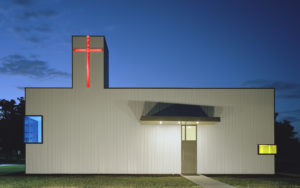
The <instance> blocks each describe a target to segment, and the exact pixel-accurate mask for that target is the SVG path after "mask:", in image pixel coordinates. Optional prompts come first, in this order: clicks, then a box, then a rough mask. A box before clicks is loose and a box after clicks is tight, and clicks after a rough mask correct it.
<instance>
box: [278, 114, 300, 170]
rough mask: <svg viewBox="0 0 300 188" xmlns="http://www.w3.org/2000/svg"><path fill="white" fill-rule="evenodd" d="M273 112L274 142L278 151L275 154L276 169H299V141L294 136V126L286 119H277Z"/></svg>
mask: <svg viewBox="0 0 300 188" xmlns="http://www.w3.org/2000/svg"><path fill="white" fill-rule="evenodd" d="M277 117H278V113H276V114H275V144H276V145H277V148H278V151H277V155H276V158H275V160H276V170H277V171H280V172H282V171H287V172H299V171H300V161H299V159H300V143H299V140H298V138H297V137H296V134H297V133H296V132H295V131H294V127H293V126H292V125H291V123H290V122H289V121H288V120H283V121H281V122H280V121H278V120H276V118H277Z"/></svg>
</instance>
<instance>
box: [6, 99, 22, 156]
mask: <svg viewBox="0 0 300 188" xmlns="http://www.w3.org/2000/svg"><path fill="white" fill-rule="evenodd" d="M18 101H19V103H18V104H16V101H15V100H13V99H12V100H10V101H8V100H5V99H2V100H0V147H1V153H4V154H5V155H6V158H11V155H12V152H14V151H16V150H21V151H23V153H24V148H25V145H24V141H23V138H24V131H23V130H24V128H23V127H24V125H23V124H24V123H23V122H24V115H25V100H24V98H23V97H20V98H18Z"/></svg>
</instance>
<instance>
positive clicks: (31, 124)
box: [24, 116, 43, 144]
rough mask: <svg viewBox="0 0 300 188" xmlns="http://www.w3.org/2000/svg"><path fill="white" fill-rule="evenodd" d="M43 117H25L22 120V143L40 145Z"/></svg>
mask: <svg viewBox="0 0 300 188" xmlns="http://www.w3.org/2000/svg"><path fill="white" fill-rule="evenodd" d="M42 124H43V117H42V116H25V118H24V142H25V143H34V144H41V143H43V139H42V132H43V130H42V128H43V125H42Z"/></svg>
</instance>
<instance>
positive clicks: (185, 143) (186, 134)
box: [181, 124, 197, 174]
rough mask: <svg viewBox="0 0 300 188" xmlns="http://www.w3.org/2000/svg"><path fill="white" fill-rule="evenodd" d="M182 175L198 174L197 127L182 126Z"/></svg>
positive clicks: (194, 125) (192, 125) (193, 125)
mask: <svg viewBox="0 0 300 188" xmlns="http://www.w3.org/2000/svg"><path fill="white" fill-rule="evenodd" d="M181 173H182V174H197V125H196V124H191V125H187V124H182V125H181Z"/></svg>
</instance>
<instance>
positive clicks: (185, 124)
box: [180, 121, 198, 174]
mask: <svg viewBox="0 0 300 188" xmlns="http://www.w3.org/2000/svg"><path fill="white" fill-rule="evenodd" d="M183 126H184V127H185V129H184V133H185V135H184V140H182V127H183ZM187 126H195V127H196V140H195V142H196V172H195V174H197V170H198V138H197V136H198V132H197V131H198V124H197V123H191V124H190V125H188V124H187V123H186V122H183V121H182V122H180V133H181V134H180V143H181V152H180V154H181V174H183V173H182V169H183V149H182V142H184V141H186V127H187Z"/></svg>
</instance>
